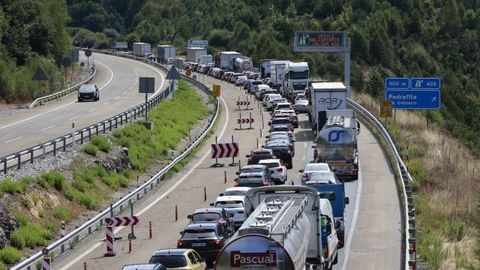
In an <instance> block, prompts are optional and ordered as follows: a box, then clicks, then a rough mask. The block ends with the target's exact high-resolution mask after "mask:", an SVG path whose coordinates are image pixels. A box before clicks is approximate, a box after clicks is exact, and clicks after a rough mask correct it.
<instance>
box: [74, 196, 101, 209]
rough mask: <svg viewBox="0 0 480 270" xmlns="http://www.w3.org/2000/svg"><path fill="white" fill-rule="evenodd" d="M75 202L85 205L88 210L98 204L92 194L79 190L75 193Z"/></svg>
mask: <svg viewBox="0 0 480 270" xmlns="http://www.w3.org/2000/svg"><path fill="white" fill-rule="evenodd" d="M75 202H77V203H79V204H81V205H83V206H85V208H87V209H88V210H93V209H95V208H96V207H97V205H98V203H97V201H96V200H95V199H94V198H93V197H92V195H90V194H87V193H83V192H79V193H77V194H76V195H75Z"/></svg>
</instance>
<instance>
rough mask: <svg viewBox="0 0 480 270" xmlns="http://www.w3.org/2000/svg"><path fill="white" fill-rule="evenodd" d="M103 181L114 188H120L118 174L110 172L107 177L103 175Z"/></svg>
mask: <svg viewBox="0 0 480 270" xmlns="http://www.w3.org/2000/svg"><path fill="white" fill-rule="evenodd" d="M102 182H103V183H104V184H105V185H107V186H109V187H110V188H112V189H116V188H118V175H117V174H110V175H107V176H105V177H102Z"/></svg>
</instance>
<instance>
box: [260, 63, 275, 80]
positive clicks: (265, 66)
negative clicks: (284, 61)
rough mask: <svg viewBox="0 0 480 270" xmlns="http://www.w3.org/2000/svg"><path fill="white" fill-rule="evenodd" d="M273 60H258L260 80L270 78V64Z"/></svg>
mask: <svg viewBox="0 0 480 270" xmlns="http://www.w3.org/2000/svg"><path fill="white" fill-rule="evenodd" d="M272 61H275V59H262V60H260V77H261V78H262V79H266V78H270V62H272Z"/></svg>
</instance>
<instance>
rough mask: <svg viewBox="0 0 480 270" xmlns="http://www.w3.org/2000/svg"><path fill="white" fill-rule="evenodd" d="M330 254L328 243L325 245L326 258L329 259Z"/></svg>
mask: <svg viewBox="0 0 480 270" xmlns="http://www.w3.org/2000/svg"><path fill="white" fill-rule="evenodd" d="M328 253H329V250H328V243H327V244H326V245H325V258H328Z"/></svg>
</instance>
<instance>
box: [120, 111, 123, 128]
mask: <svg viewBox="0 0 480 270" xmlns="http://www.w3.org/2000/svg"><path fill="white" fill-rule="evenodd" d="M120 126H123V114H120Z"/></svg>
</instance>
